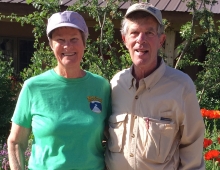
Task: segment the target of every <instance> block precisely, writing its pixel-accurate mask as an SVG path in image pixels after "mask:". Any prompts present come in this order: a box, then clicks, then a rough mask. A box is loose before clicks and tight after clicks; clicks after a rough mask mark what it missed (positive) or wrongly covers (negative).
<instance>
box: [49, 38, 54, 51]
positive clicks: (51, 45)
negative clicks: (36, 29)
mask: <svg viewBox="0 0 220 170" xmlns="http://www.w3.org/2000/svg"><path fill="white" fill-rule="evenodd" d="M49 45H50V48H51V50H53V44H52V40H51V39H49Z"/></svg>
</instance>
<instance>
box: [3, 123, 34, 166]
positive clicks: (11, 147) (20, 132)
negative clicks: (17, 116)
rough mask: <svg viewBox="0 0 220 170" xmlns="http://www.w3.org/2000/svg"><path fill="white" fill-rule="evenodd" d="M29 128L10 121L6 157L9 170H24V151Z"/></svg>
mask: <svg viewBox="0 0 220 170" xmlns="http://www.w3.org/2000/svg"><path fill="white" fill-rule="evenodd" d="M30 132H31V129H29V128H24V127H22V126H19V125H17V124H15V123H12V127H11V133H10V135H9V137H8V141H7V143H8V157H9V165H10V168H11V170H24V168H25V158H24V153H25V151H26V149H27V146H28V138H29V135H30Z"/></svg>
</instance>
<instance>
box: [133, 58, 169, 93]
mask: <svg viewBox="0 0 220 170" xmlns="http://www.w3.org/2000/svg"><path fill="white" fill-rule="evenodd" d="M133 69H134V67H133V65H132V66H131V67H130V86H129V89H131V88H132V87H133V88H136V87H135V84H136V80H135V78H134V76H133V75H132V71H133ZM165 70H166V64H165V62H164V60H163V59H161V62H160V66H159V67H158V68H157V69H156V70H155V71H154V72H153V73H151V74H150V75H149V76H147V77H145V78H144V79H141V80H140V81H144V83H145V87H146V89H148V90H151V89H152V88H153V86H154V85H155V84H157V82H158V81H159V80H160V79H161V77H162V76H163V75H164V73H165Z"/></svg>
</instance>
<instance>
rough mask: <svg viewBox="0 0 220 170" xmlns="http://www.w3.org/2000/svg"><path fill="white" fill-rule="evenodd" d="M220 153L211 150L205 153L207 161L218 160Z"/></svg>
mask: <svg viewBox="0 0 220 170" xmlns="http://www.w3.org/2000/svg"><path fill="white" fill-rule="evenodd" d="M219 154H220V152H219V151H217V150H210V151H208V152H206V153H205V160H212V159H215V158H218V156H219Z"/></svg>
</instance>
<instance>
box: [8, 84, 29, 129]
mask: <svg viewBox="0 0 220 170" xmlns="http://www.w3.org/2000/svg"><path fill="white" fill-rule="evenodd" d="M31 119H32V118H31V94H30V89H29V87H28V84H27V83H26V82H25V83H24V85H23V87H22V89H21V91H20V94H19V97H18V100H17V104H16V107H15V111H14V114H13V116H12V119H11V121H12V122H13V123H15V124H17V125H20V126H23V127H25V128H31Z"/></svg>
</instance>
